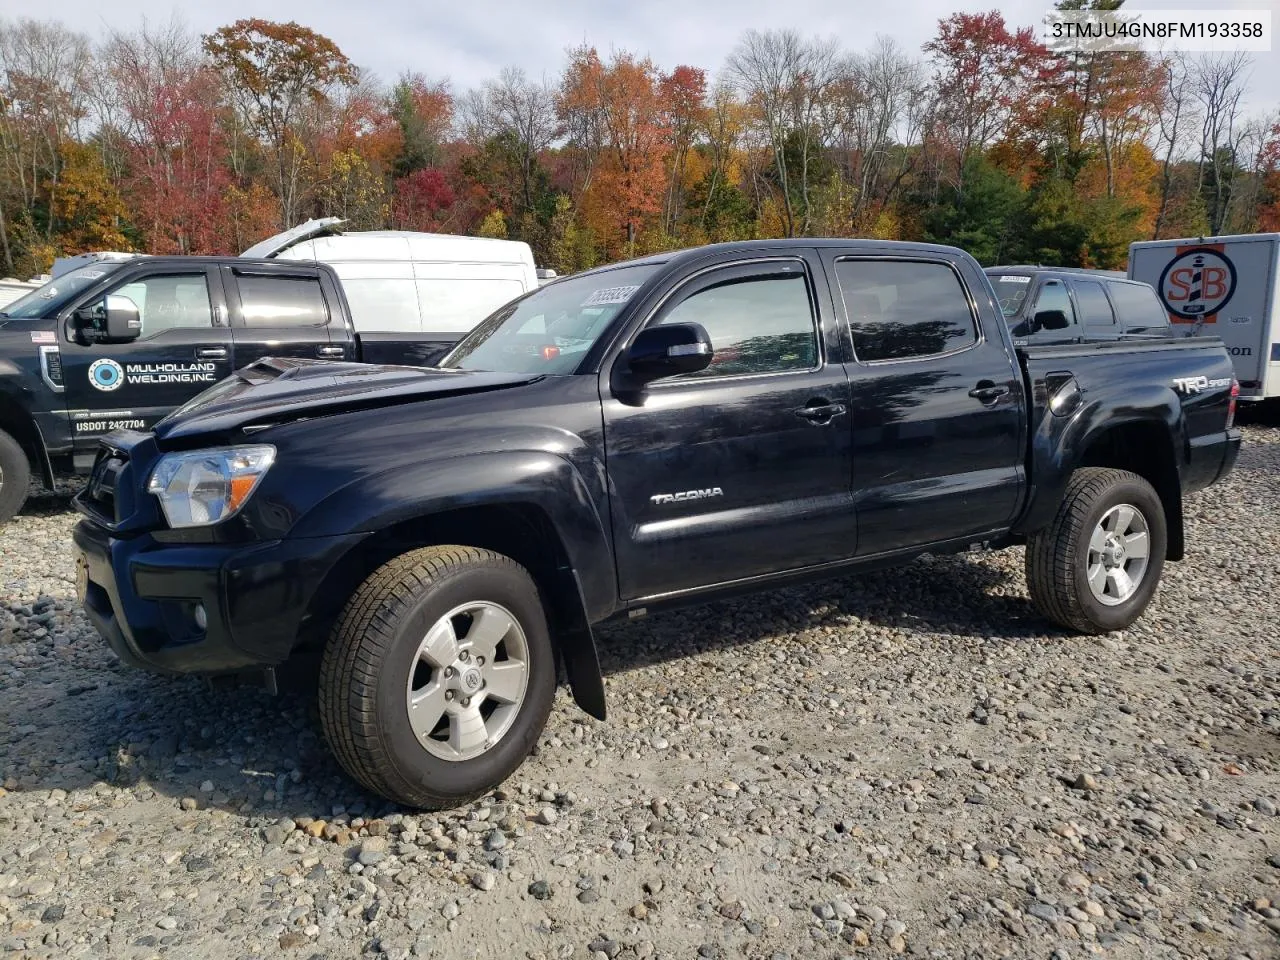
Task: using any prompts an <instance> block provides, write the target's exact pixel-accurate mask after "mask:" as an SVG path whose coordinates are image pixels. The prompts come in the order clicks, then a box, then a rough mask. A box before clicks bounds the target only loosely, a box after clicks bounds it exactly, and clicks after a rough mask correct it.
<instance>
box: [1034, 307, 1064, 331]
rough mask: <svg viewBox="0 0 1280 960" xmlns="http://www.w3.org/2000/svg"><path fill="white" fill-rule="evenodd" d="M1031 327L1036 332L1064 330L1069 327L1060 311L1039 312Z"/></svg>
mask: <svg viewBox="0 0 1280 960" xmlns="http://www.w3.org/2000/svg"><path fill="white" fill-rule="evenodd" d="M1032 325H1033V326H1034V327H1035V328H1036V329H1038V330H1065V329H1067V327H1069V326H1071V324H1070V323H1068V322H1067V315H1066V314H1065V313H1063V312H1062V311H1061V310H1041V311H1040V312H1038V313H1037V314H1036V315H1035V319H1034V320H1033V321H1032Z"/></svg>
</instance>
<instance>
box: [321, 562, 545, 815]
mask: <svg viewBox="0 0 1280 960" xmlns="http://www.w3.org/2000/svg"><path fill="white" fill-rule="evenodd" d="M554 695H555V661H554V658H553V655H552V648H551V640H550V636H549V634H548V631H547V623H546V617H545V615H544V614H543V610H542V604H541V601H540V599H539V596H538V589H537V586H536V585H535V584H534V582H533V580H532V578H531V577H530V576H529V574H528V573H527V572H526V571H525V570H524V568H523V567H521V566H520V565H518V564H517V563H516V562H515V561H513V560H511V559H510V558H508V557H504V556H502V555H501V554H497V553H493V552H492V551H489V550H480V549H477V548H475V547H463V546H443V547H426V548H423V549H420V550H414V551H411V552H409V553H406V554H404V555H402V556H400V557H397V558H396V559H394V560H392V561H390V562H389V563H387V564H385V565H384V566H382V567H380V568H379V569H378V570H376V571H375V572H374V573H373V575H372V576H370V577H369V578H368V579H367V580H366V581H365V582H364V583H363V584H362V585H361V586H360V588H359V589H358V590H357V591H356V593H355V595H354V596H353V597H352V598H351V599H350V600H349V601H348V603H347V606H346V609H345V611H344V612H343V614H342V616H341V618H340V619H339V621H338V623H337V625H336V626H335V627H334V630H333V634H332V636H331V637H330V640H329V643H328V646H327V647H326V649H325V652H324V658H323V661H322V664H321V672H320V716H321V722H322V725H323V728H324V732H325V736H326V738H327V739H328V741H329V744H330V746H331V747H332V749H333V751H334V754H335V755H336V756H337V758H338V761H339V762H340V763H341V764H342V766H343V767H344V768H345V769H346V770H347V772H348V773H350V774H351V776H353V777H354V778H355V779H356V780H358V781H359V782H360V783H361V784H363V785H364V786H365V787H367V788H368V789H370V790H372V791H373V792H375V793H378V794H381V795H382V796H384V797H387V798H388V799H390V800H394V801H397V802H399V803H404V804H407V805H409V806H413V807H421V808H426V809H439V808H442V807H449V806H455V805H457V804H460V803H464V802H466V801H467V800H470V799H473V798H474V797H477V796H479V795H481V794H483V793H484V792H485V791H487V790H489V789H491V788H492V787H494V786H496V785H497V784H498V783H500V782H502V780H504V779H506V777H508V776H509V775H510V774H511V773H512V772H513V771H515V770H516V768H518V767H519V766H520V764H521V763H523V762H524V759H525V757H526V756H528V754H529V751H530V750H532V749H533V745H534V743H535V742H536V741H537V738H538V735H539V734H540V733H541V732H542V728H543V726H544V724H545V723H546V719H547V714H548V713H549V712H550V709H551V702H552V699H553V698H554Z"/></svg>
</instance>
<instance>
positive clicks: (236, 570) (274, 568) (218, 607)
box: [73, 520, 366, 674]
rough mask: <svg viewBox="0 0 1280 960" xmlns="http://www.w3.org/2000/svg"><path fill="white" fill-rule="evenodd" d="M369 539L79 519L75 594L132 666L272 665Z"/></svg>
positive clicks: (208, 670)
mask: <svg viewBox="0 0 1280 960" xmlns="http://www.w3.org/2000/svg"><path fill="white" fill-rule="evenodd" d="M365 536H366V534H362V533H361V534H351V535H347V536H341V537H322V538H305V539H298V540H274V541H268V542H259V543H249V544H244V543H237V544H216V543H202V544H189V543H184V544H172V543H159V542H157V541H156V540H155V539H153V538H152V537H151V536H150V535H148V534H141V535H139V536H134V537H129V538H127V539H118V538H114V537H112V536H111V535H110V532H109V531H107V530H106V529H104V528H103V527H102V526H100V525H98V524H96V523H94V522H93V521H91V520H81V521H80V522H79V523H78V524H77V525H76V528H75V531H74V534H73V537H74V540H75V549H76V572H77V592H78V593H79V595H80V602H81V604H82V606H83V607H84V611H85V614H86V615H87V616H88V618H89V620H90V622H91V623H92V624H93V625H94V627H95V628H96V629H97V631H98V632H99V633H100V634H102V636H103V638H104V639H105V640H106V641H107V643H108V645H110V647H111V649H112V650H114V651H115V652H116V654H117V655H118V656H119V657H120V659H121V660H123V661H124V662H126V663H128V664H130V665H132V666H136V667H142V668H144V669H148V670H154V671H156V672H159V673H204V674H216V673H230V672H235V671H239V670H247V669H252V668H258V667H268V666H275V665H277V664H279V663H282V662H284V661H285V660H286V659H288V657H289V655H290V654H291V653H292V652H293V649H294V646H295V644H296V642H297V639H298V636H299V631H300V628H301V627H302V625H303V621H304V619H305V618H306V616H307V611H308V610H309V609H310V606H311V601H312V599H313V598H314V597H315V594H316V590H317V589H318V588H319V587H320V584H321V583H322V582H323V580H324V577H325V575H326V574H328V572H329V571H330V570H331V569H332V568H333V566H334V564H335V563H337V561H338V560H339V558H341V557H342V555H343V554H345V553H346V552H347V550H349V549H350V548H351V547H352V546H354V545H355V544H356V543H358V542H359V541H360V540H361V539H363V538H364V537H365ZM200 608H202V609H203V616H201V615H200V612H199V610H200Z"/></svg>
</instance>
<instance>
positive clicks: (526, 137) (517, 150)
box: [465, 67, 560, 216]
mask: <svg viewBox="0 0 1280 960" xmlns="http://www.w3.org/2000/svg"><path fill="white" fill-rule="evenodd" d="M465 114H466V121H467V128H468V135H469V139H471V141H472V142H473V143H481V142H491V141H494V140H495V139H498V140H500V141H501V142H503V143H505V144H507V151H506V152H507V154H508V156H509V157H510V161H511V163H512V170H511V174H513V177H512V179H515V180H516V181H517V182H518V183H519V190H518V191H517V192H516V199H517V202H518V204H519V208H518V210H517V211H516V213H517V216H519V215H522V214H525V213H530V212H532V211H534V209H535V208H536V207H537V206H539V203H540V200H541V199H542V198H541V197H540V196H539V195H538V194H539V192H540V191H539V186H540V184H539V174H540V170H539V160H538V158H539V156H540V155H541V154H542V152H543V151H544V150H546V149H547V148H548V147H550V146H551V144H552V143H553V142H554V141H555V139H556V138H557V137H558V136H559V135H560V124H559V121H558V120H557V118H556V100H555V92H554V91H553V90H552V89H551V88H550V87H548V86H547V85H546V84H545V83H533V82H532V81H530V80H529V79H528V78H527V77H526V76H525V74H524V71H523V70H519V69H516V68H512V67H507V68H504V69H503V71H502V73H501V74H500V75H499V76H498V79H497V80H494V81H490V82H489V83H486V84H485V85H484V86H483V87H482V88H481V89H480V90H478V91H473V92H472V94H471V95H470V96H469V97H468V99H467V101H466V107H465ZM548 215H549V213H548Z"/></svg>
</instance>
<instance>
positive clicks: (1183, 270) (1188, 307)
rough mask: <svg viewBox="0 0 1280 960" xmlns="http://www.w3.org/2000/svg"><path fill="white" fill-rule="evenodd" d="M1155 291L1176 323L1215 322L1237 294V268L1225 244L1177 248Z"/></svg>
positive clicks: (1170, 317)
mask: <svg viewBox="0 0 1280 960" xmlns="http://www.w3.org/2000/svg"><path fill="white" fill-rule="evenodd" d="M1177 254H1178V255H1177V256H1176V257H1174V258H1173V259H1172V260H1171V261H1169V264H1168V266H1166V267H1165V268H1164V272H1163V273H1161V274H1160V284H1159V286H1158V287H1157V288H1156V289H1157V291H1158V292H1159V294H1160V299H1161V300H1163V301H1164V306H1165V309H1166V310H1168V311H1169V319H1170V320H1172V321H1173V322H1174V323H1196V322H1201V323H1216V322H1217V319H1218V317H1217V313H1218V311H1219V310H1221V309H1222V308H1223V307H1225V306H1226V305H1227V303H1228V301H1230V300H1231V295H1232V294H1233V293H1235V292H1236V266H1235V264H1234V263H1232V262H1231V260H1230V259H1229V258H1228V257H1227V255H1226V254H1225V253H1224V252H1223V247H1222V244H1212V245H1210V244H1205V245H1203V246H1196V247H1178V249H1177Z"/></svg>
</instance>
